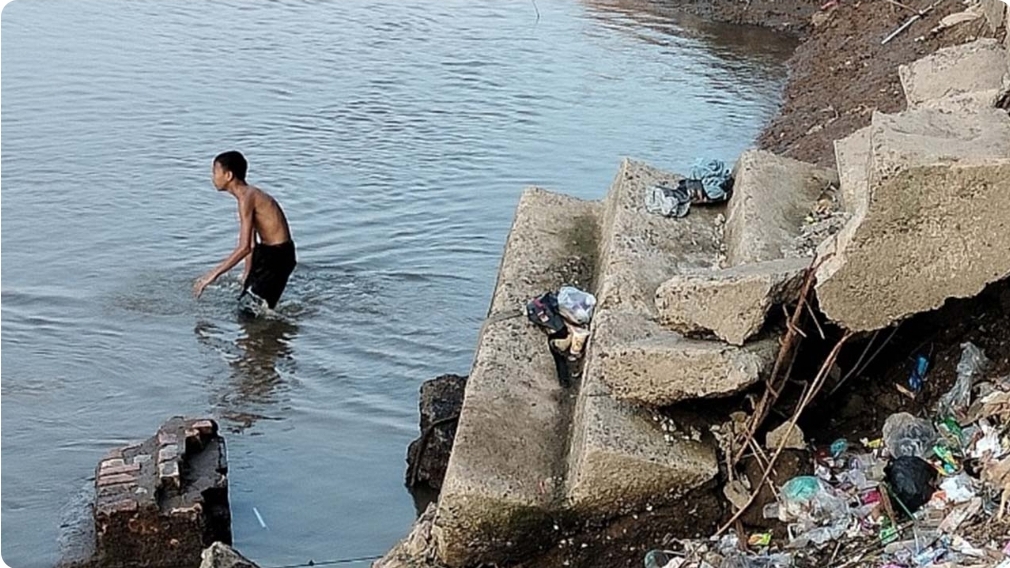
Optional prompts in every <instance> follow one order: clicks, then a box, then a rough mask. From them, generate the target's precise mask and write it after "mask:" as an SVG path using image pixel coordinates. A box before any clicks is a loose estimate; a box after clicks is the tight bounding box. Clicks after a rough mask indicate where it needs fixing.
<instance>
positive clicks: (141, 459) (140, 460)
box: [133, 454, 151, 465]
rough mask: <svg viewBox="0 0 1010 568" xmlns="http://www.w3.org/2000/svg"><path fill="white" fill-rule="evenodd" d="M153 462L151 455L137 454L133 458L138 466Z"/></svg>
mask: <svg viewBox="0 0 1010 568" xmlns="http://www.w3.org/2000/svg"><path fill="white" fill-rule="evenodd" d="M149 461H151V454H137V455H135V456H133V463H135V464H137V465H143V464H145V463H147V462H149Z"/></svg>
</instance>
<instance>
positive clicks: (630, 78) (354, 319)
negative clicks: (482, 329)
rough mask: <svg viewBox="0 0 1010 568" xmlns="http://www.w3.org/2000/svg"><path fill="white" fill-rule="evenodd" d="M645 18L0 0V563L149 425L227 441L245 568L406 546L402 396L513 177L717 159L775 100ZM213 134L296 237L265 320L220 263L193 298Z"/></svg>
mask: <svg viewBox="0 0 1010 568" xmlns="http://www.w3.org/2000/svg"><path fill="white" fill-rule="evenodd" d="M641 8H642V6H640V5H639V6H637V7H636V9H635V10H629V9H624V8H621V7H620V6H619V5H616V4H605V3H604V4H601V3H577V2H574V1H561V0H556V1H550V0H540V1H539V2H538V3H537V4H536V5H534V4H533V3H532V2H530V1H515V2H509V1H505V2H502V1H494V2H462V1H440V2H430V1H421V0H407V1H401V0H397V1H389V2H368V3H363V2H356V1H350V2H348V1H341V2H335V3H330V4H319V3H307V2H298V1H280V2H258V3H251V2H219V3H213V4H211V3H202V2H201V3H195V2H193V3H190V2H181V1H179V2H144V3H140V2H131V3H126V2H114V1H105V0H103V1H97V0H88V1H74V2H51V1H46V0H18V1H16V2H14V3H12V4H9V5H8V6H7V7H6V9H4V11H3V16H2V35H3V44H2V77H3V82H2V118H3V137H2V184H3V202H4V203H5V204H6V213H7V224H6V225H3V233H2V237H3V242H6V243H7V246H6V247H5V249H4V250H6V252H7V257H6V258H7V262H6V263H4V264H3V274H2V276H3V286H2V305H3V318H2V334H3V344H2V347H3V351H4V352H5V353H6V355H7V357H6V358H5V359H3V367H2V375H3V378H2V383H0V385H2V401H3V403H2V410H3V412H2V448H3V449H2V517H3V519H2V520H3V522H2V554H3V559H4V560H5V561H6V562H8V563H9V564H10V565H12V566H15V567H27V566H47V565H50V564H51V563H52V562H53V561H54V560H56V558H57V557H58V555H59V545H58V541H59V539H60V534H61V531H60V523H61V519H62V518H65V517H68V516H70V517H72V516H73V514H74V511H75V509H74V506H75V505H74V503H75V502H76V501H79V496H80V494H81V489H82V487H86V486H87V485H88V483H89V477H90V475H91V472H92V470H93V468H94V466H95V464H96V461H97V460H98V459H99V458H100V456H101V455H102V453H103V452H104V451H105V450H106V449H108V448H110V447H112V446H116V445H121V444H124V443H126V442H128V441H131V440H134V439H141V438H145V437H147V436H149V435H150V434H152V433H153V432H154V431H155V430H156V428H157V427H158V425H159V424H160V423H161V422H162V421H163V420H164V419H165V418H167V417H169V416H171V415H174V414H187V415H200V414H208V413H209V414H211V415H213V416H216V417H218V418H219V419H220V420H221V423H222V425H223V426H224V427H225V428H226V429H227V431H228V434H227V436H228V442H229V445H230V448H229V449H230V458H231V471H232V474H231V488H232V496H231V497H232V507H233V514H234V533H235V540H236V544H237V545H238V547H239V548H240V549H242V550H243V551H244V552H245V553H247V554H248V555H249V556H251V557H252V558H254V559H256V560H258V561H260V562H261V563H262V564H263V565H264V566H274V565H280V564H290V563H296V562H304V561H306V560H308V559H310V558H312V559H315V560H317V561H321V560H329V559H334V558H341V557H351V556H362V555H371V554H381V553H382V552H384V551H385V550H386V549H387V548H388V547H389V546H390V545H392V544H393V543H394V542H395V541H396V540H397V539H399V538H400V537H401V536H403V535H404V534H405V532H406V531H407V528H408V526H409V525H410V523H411V521H412V520H413V517H414V506H413V502H412V500H411V497H410V495H409V494H408V493H407V492H406V491H405V490H404V488H403V471H404V461H403V460H404V453H405V447H406V445H407V443H408V442H409V441H410V439H411V438H412V437H414V436H415V435H416V431H417V410H416V407H417V389H418V387H419V385H420V383H421V382H422V381H423V380H425V379H428V378H431V377H433V376H436V375H438V374H441V373H445V372H456V373H466V372H467V371H468V369H469V364H470V359H471V356H472V352H473V348H474V345H475V342H476V338H477V332H478V329H479V326H480V323H481V319H482V316H483V314H484V313H485V312H486V309H487V304H488V301H489V298H490V294H491V290H492V286H493V285H494V281H495V271H496V269H497V265H498V261H499V257H500V254H501V250H502V246H503V243H504V239H505V236H506V233H507V231H508V229H509V225H510V223H511V220H512V215H513V211H514V207H515V204H516V201H517V198H518V196H519V193H520V191H521V189H522V187H523V186H525V185H527V184H541V185H545V186H548V187H551V188H555V189H558V190H561V191H564V192H567V193H570V194H574V195H578V196H581V197H585V198H599V197H602V196H603V195H604V193H605V191H606V189H607V186H608V184H609V182H610V180H611V178H612V176H613V175H614V173H615V171H616V168H617V165H618V162H619V159H620V158H621V157H622V156H626V155H630V156H635V157H639V158H642V159H646V160H648V161H651V162H653V163H655V164H657V165H660V166H664V167H667V168H670V169H675V170H677V169H679V170H683V169H685V168H686V167H687V166H688V165H689V164H690V163H691V161H693V159H694V158H695V157H697V156H706V157H708V156H711V157H718V158H723V159H726V160H729V161H732V160H734V159H735V158H736V156H737V155H738V153H739V152H740V151H741V150H742V149H744V148H745V147H746V146H748V145H749V144H750V143H751V141H752V140H753V139H754V137H755V136H756V134H757V132H758V131H759V129H760V127H761V125H762V124H763V123H764V122H765V121H766V120H767V119H768V118H769V117H770V116H771V115H772V113H773V112H774V110H775V107H776V105H777V103H778V96H779V91H780V88H781V85H782V83H783V80H784V77H785V68H784V65H783V61H784V58H785V57H786V56H787V55H788V53H789V50H790V49H791V46H790V45H786V44H783V43H782V42H781V40H778V39H776V38H774V36H770V35H768V34H766V33H764V32H760V31H754V30H739V29H732V28H718V27H708V28H704V27H703V28H698V27H695V26H687V27H685V25H684V23H683V22H680V23H678V22H675V21H671V20H668V19H665V18H664V17H662V16H659V15H655V14H650V13H647V12H643V11H638V10H640V9H641ZM537 11H539V21H538V19H537ZM232 148H236V149H240V150H242V151H244V152H245V153H246V154H247V156H248V158H249V160H250V162H251V170H250V176H249V177H250V180H251V181H252V182H253V183H256V184H259V185H261V186H262V187H264V188H265V189H267V190H268V191H270V192H272V193H273V194H274V195H275V196H276V197H277V198H278V199H279V201H280V202H281V203H282V204H283V206H284V207H285V209H286V211H287V214H288V217H289V219H290V221H291V225H292V229H293V233H294V237H295V240H296V242H297V244H298V246H299V250H298V253H299V261H300V264H299V267H298V269H297V271H296V272H295V274H294V276H293V281H292V283H291V285H290V287H289V289H288V293H287V294H286V297H285V300H284V301H283V302H282V307H281V308H280V312H281V315H282V317H281V318H279V319H276V320H267V321H259V322H254V323H252V324H246V323H241V322H240V321H238V320H237V318H236V317H235V314H234V312H233V306H234V296H235V294H236V291H237V274H238V273H237V272H236V273H235V275H232V276H231V277H230V278H225V279H223V280H222V281H221V282H220V284H218V285H217V286H216V287H214V288H211V289H209V290H208V292H207V293H206V295H205V296H204V298H203V299H202V300H201V301H199V302H195V301H193V299H192V298H191V296H190V287H191V284H192V281H193V279H194V278H195V277H197V276H198V275H199V274H201V273H202V272H203V271H205V270H207V269H208V268H210V267H211V266H213V264H215V263H216V262H218V261H219V260H220V259H221V258H223V257H224V256H225V255H226V254H227V253H228V252H229V250H230V247H231V246H233V244H234V242H235V234H236V229H237V226H236V215H235V203H234V200H232V199H231V197H229V196H227V195H225V194H219V193H216V192H215V191H214V190H213V188H212V187H211V185H210V162H211V159H212V157H213V156H214V155H215V154H216V153H218V152H220V151H223V150H226V149H232ZM75 500H76V501H75ZM254 507H255V508H256V509H257V510H258V511H259V512H260V514H261V515H262V517H263V520H264V521H265V523H266V525H267V528H263V527H261V525H260V523H259V522H258V521H257V519H256V516H255V515H254V513H253V508H254Z"/></svg>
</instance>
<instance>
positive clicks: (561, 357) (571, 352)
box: [526, 286, 596, 388]
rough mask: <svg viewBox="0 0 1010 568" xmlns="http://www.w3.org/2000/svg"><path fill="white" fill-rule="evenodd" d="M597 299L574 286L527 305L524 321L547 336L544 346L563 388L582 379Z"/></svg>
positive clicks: (550, 293)
mask: <svg viewBox="0 0 1010 568" xmlns="http://www.w3.org/2000/svg"><path fill="white" fill-rule="evenodd" d="M595 307H596V297H595V296H593V295H592V294H590V293H588V292H583V291H582V290H579V289H578V288H576V287H574V286H562V287H561V289H559V290H558V291H557V292H556V293H555V292H546V293H544V294H541V295H540V296H537V297H536V298H533V299H532V300H530V301H529V302H527V303H526V317H527V318H529V320H530V321H531V322H533V324H534V325H536V326H537V327H539V328H540V329H541V330H542V331H543V332H544V333H546V334H547V346H548V348H549V349H550V352H551V356H552V357H553V358H554V367H555V369H556V370H557V373H558V381H559V382H560V383H561V386H562V387H566V388H567V387H568V386H570V385H571V384H572V381H574V380H577V379H578V378H579V377H580V376H582V358H583V356H584V355H585V353H586V342H587V341H588V340H589V322H590V321H592V319H593V308H595Z"/></svg>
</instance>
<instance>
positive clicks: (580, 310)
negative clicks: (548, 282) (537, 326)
mask: <svg viewBox="0 0 1010 568" xmlns="http://www.w3.org/2000/svg"><path fill="white" fill-rule="evenodd" d="M594 307H596V297H595V296H593V295H592V294H590V293H589V292H583V291H582V290H579V289H578V288H576V287H574V286H562V287H561V289H560V290H558V311H560V312H561V316H562V317H564V318H565V319H566V320H568V321H570V322H572V323H574V324H577V325H586V324H588V323H589V322H590V320H592V319H593V308H594Z"/></svg>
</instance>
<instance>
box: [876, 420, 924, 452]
mask: <svg viewBox="0 0 1010 568" xmlns="http://www.w3.org/2000/svg"><path fill="white" fill-rule="evenodd" d="M881 432H882V433H883V435H884V436H883V437H884V445H885V446H886V447H887V450H888V451H889V452H890V453H891V456H892V457H895V458H900V457H903V456H917V457H920V458H925V457H926V456H928V455H929V452H930V451H931V450H932V448H933V445H934V444H935V443H936V437H937V434H936V429H935V428H933V424H932V423H931V422H930V421H929V420H923V419H922V418H916V417H915V416H912V415H911V414H909V413H907V412H899V413H897V414H892V415H891V416H888V417H887V420H886V421H885V422H884V428H883V430H882V431H881Z"/></svg>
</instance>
